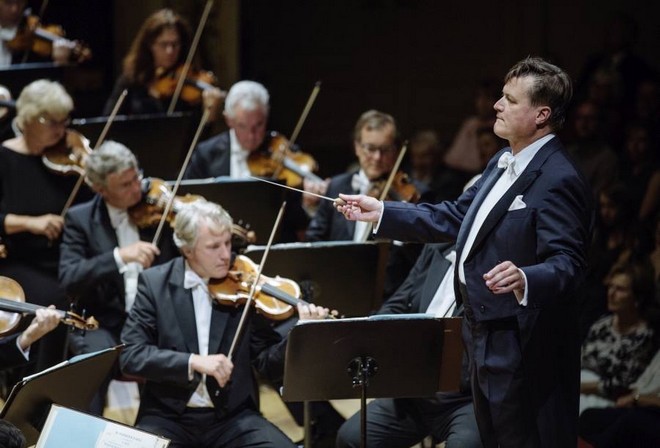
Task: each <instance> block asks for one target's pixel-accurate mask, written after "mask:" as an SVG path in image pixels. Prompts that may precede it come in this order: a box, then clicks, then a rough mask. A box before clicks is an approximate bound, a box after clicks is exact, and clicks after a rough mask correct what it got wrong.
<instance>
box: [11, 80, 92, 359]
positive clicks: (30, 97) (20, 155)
mask: <svg viewBox="0 0 660 448" xmlns="http://www.w3.org/2000/svg"><path fill="white" fill-rule="evenodd" d="M72 109H73V101H72V99H71V97H70V96H69V94H68V93H67V92H66V91H65V90H64V88H63V87H62V86H61V85H60V84H59V83H57V82H52V81H47V80H38V81H34V82H32V83H31V84H29V85H27V86H26V87H25V88H24V89H23V91H22V92H21V94H20V95H19V97H18V100H17V101H16V113H17V116H16V121H17V126H18V129H19V130H20V131H21V132H22V133H21V134H20V135H18V136H16V137H14V138H12V139H9V140H6V141H5V142H3V143H2V146H1V147H0V223H2V225H0V236H1V237H2V240H3V243H4V245H5V247H6V250H7V257H6V258H4V259H0V275H3V276H6V277H10V278H12V279H14V280H16V281H17V282H18V283H19V284H20V285H22V286H23V288H24V290H25V295H26V297H28V298H29V301H30V302H33V303H35V304H37V305H43V306H48V305H50V304H53V305H55V306H56V307H57V308H59V309H67V308H68V307H67V300H66V296H65V294H64V290H63V289H62V288H60V284H59V282H58V279H57V269H58V261H59V250H60V244H59V242H60V234H61V233H62V228H63V225H64V221H63V219H62V217H61V216H60V213H61V211H62V209H63V207H64V205H65V203H66V202H67V200H68V198H69V196H70V193H71V191H72V189H73V187H74V185H75V183H76V180H77V179H76V178H75V176H64V175H62V174H60V173H56V172H54V171H51V170H49V169H48V168H47V167H46V166H45V165H44V163H43V159H42V157H43V156H44V155H46V154H48V153H49V151H50V150H52V149H53V148H56V147H59V146H66V147H69V143H72V141H73V139H72V137H74V136H75V134H73V133H72V131H69V130H67V125H68V123H69V113H70V112H71V110H72ZM78 143H80V142H76V144H78ZM89 197H91V191H90V190H88V189H86V188H83V189H82V190H81V191H80V193H79V194H78V195H77V197H76V200H80V201H82V200H85V199H86V198H89ZM65 341H66V330H65V329H64V328H62V329H61V330H60V329H57V330H55V331H54V332H51V333H50V334H49V335H48V336H47V337H46V338H45V339H44V340H43V341H41V343H40V346H41V347H40V348H39V349H38V351H37V353H35V354H36V355H37V356H36V358H37V366H36V367H37V368H38V369H41V368H45V367H48V366H49V365H52V364H54V363H57V362H60V361H62V359H63V356H64V348H65Z"/></svg>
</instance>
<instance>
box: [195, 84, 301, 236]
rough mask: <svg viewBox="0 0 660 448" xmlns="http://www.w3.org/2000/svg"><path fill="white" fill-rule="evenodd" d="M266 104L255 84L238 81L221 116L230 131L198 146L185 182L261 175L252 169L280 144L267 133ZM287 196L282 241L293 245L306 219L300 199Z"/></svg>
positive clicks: (277, 136) (261, 89) (265, 93)
mask: <svg viewBox="0 0 660 448" xmlns="http://www.w3.org/2000/svg"><path fill="white" fill-rule="evenodd" d="M269 100H270V96H269V94H268V91H267V90H266V88H265V87H264V86H263V85H261V84H260V83H258V82H255V81H239V82H237V83H236V84H234V85H233V86H232V87H231V88H230V89H229V92H228V93H227V98H226V99H225V107H224V112H223V115H224V118H225V122H226V123H227V126H228V127H229V130H228V131H226V132H222V133H220V134H218V135H215V136H213V137H211V138H209V139H207V140H205V141H203V142H201V143H200V144H199V145H197V148H195V151H194V152H193V155H192V158H191V159H190V164H189V165H188V168H187V170H186V173H185V175H184V178H186V179H206V178H210V177H218V176H229V177H232V178H235V179H245V178H247V177H248V176H251V175H252V176H259V175H262V174H263V172H260V173H259V174H257V173H253V172H252V169H253V168H254V165H253V162H254V163H255V165H257V164H259V161H265V162H266V163H268V161H270V159H271V156H270V155H271V152H272V148H271V146H272V144H274V143H276V142H279V141H280V140H281V135H280V134H278V133H276V132H272V131H271V132H268V131H267V125H268V116H269V113H270V103H269ZM291 150H292V151H295V150H296V148H293V149H291ZM270 174H272V172H271V173H270ZM300 182H302V179H301V180H300ZM288 193H289V192H287V209H286V212H285V215H284V221H283V223H282V237H281V239H282V240H283V241H296V240H298V239H301V238H300V236H302V235H300V236H298V233H300V234H302V231H303V230H304V228H306V227H307V222H308V219H307V216H306V215H305V212H304V211H303V209H302V206H301V198H300V195H299V194H297V193H296V194H288Z"/></svg>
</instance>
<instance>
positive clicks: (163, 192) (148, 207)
mask: <svg viewBox="0 0 660 448" xmlns="http://www.w3.org/2000/svg"><path fill="white" fill-rule="evenodd" d="M142 191H143V196H142V201H140V202H139V203H138V204H136V205H134V206H132V207H130V208H129V209H128V215H129V217H130V219H131V220H132V221H133V223H135V225H136V226H138V227H140V228H147V227H153V226H156V225H158V223H159V222H160V220H161V219H162V217H163V213H164V211H165V207H166V205H167V203H168V201H170V198H172V190H170V187H169V186H168V185H167V184H166V183H165V181H164V180H162V179H158V178H155V177H152V178H148V179H143V181H142ZM172 200H173V203H172V207H171V209H170V213H169V214H168V216H167V217H166V221H167V222H168V223H169V224H170V225H172V224H173V222H174V218H175V216H176V213H177V211H179V210H181V207H182V206H183V205H185V204H186V203H191V202H194V201H199V200H204V198H203V197H202V196H199V195H194V194H186V195H185V196H174V198H173V199H172ZM231 233H232V245H234V243H236V246H238V247H241V246H243V245H245V246H247V244H253V243H255V242H256V241H257V235H256V234H255V233H254V231H253V230H250V225H249V224H248V225H246V226H243V224H242V222H240V221H239V223H238V224H232V231H231Z"/></svg>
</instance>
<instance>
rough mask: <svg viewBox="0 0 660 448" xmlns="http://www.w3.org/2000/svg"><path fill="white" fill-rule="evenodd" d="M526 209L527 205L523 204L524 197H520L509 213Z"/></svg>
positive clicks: (516, 199) (515, 200)
mask: <svg viewBox="0 0 660 448" xmlns="http://www.w3.org/2000/svg"><path fill="white" fill-rule="evenodd" d="M525 207H527V204H525V203H524V202H523V200H522V195H518V196H516V198H515V199H514V200H513V202H512V203H511V205H510V206H509V211H513V210H520V209H521V208H525Z"/></svg>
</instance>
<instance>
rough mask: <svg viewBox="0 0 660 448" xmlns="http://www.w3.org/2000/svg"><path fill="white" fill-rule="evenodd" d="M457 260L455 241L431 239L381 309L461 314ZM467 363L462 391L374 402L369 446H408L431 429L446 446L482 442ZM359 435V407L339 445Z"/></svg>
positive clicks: (354, 442) (475, 446) (351, 443)
mask: <svg viewBox="0 0 660 448" xmlns="http://www.w3.org/2000/svg"><path fill="white" fill-rule="evenodd" d="M455 263H456V251H455V248H454V246H453V245H450V244H427V245H426V246H425V247H424V249H423V250H422V253H421V255H420V256H419V258H418V259H417V262H416V263H415V266H414V267H413V269H412V270H411V271H410V273H409V274H408V277H406V280H405V281H404V283H403V284H402V285H401V286H400V287H399V289H397V291H396V292H395V293H394V294H393V295H392V296H391V297H390V298H389V299H388V300H387V301H386V302H385V303H384V304H383V306H381V308H380V309H379V310H378V314H408V313H427V314H432V315H434V316H437V317H451V316H457V315H461V314H462V308H463V307H462V305H460V304H459V305H458V306H457V304H456V298H455V295H454V266H455ZM429 273H432V275H429ZM463 364H464V365H463V369H462V374H461V391H460V392H455V393H453V392H451V393H450V392H438V393H437V394H435V395H434V396H432V397H426V398H398V399H391V398H379V399H377V400H374V401H372V402H371V403H369V404H368V406H367V440H368V441H369V446H388V447H391V448H396V447H400V448H407V447H409V446H412V445H414V444H416V443H419V442H420V441H421V440H422V439H424V438H425V437H426V436H429V435H430V436H433V438H434V439H435V440H436V441H445V442H446V445H445V446H446V447H447V448H455V447H461V448H479V447H481V440H480V438H479V431H478V429H477V422H476V420H475V417H474V408H473V406H472V398H471V395H470V386H469V373H468V372H467V363H466V362H464V363H463ZM456 368H458V366H456ZM360 435H361V434H360V415H359V413H357V414H355V415H353V416H352V417H351V418H350V419H348V420H347V421H346V422H345V423H344V424H343V425H342V427H341V428H340V429H339V433H338V434H337V446H338V447H341V448H343V447H359V446H360V441H361V438H360Z"/></svg>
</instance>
